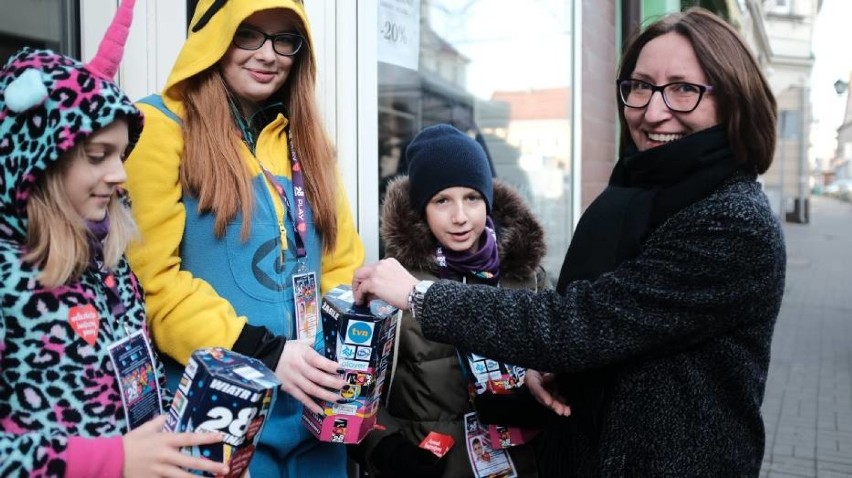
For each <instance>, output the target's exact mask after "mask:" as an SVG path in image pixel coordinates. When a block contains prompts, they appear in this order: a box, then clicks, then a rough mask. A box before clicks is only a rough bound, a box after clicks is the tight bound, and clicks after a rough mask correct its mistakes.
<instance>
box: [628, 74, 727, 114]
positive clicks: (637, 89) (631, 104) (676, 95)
mask: <svg viewBox="0 0 852 478" xmlns="http://www.w3.org/2000/svg"><path fill="white" fill-rule="evenodd" d="M615 83H616V85H618V95H619V97H620V98H621V102H622V103H623V104H624V106H626V107H628V108H644V107H646V106H648V103H650V102H651V97H652V96H654V93H656V92H658V91H659V92H660V94H661V95H662V96H663V103H665V104H666V106H667V107H668V108H669V109H670V110H672V111H676V112H678V113H689V112H690V111H692V110H694V109H695V108H698V103H700V102H701V98H703V97H704V93H710V92H712V91H713V87H712V86H710V85H699V84H696V83H687V82H685V81H676V82H674V83H667V84H665V85H660V86H657V85H653V84H651V83H648V82H647V81H642V80H633V79H629V80H616V82H615Z"/></svg>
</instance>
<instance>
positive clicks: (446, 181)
mask: <svg viewBox="0 0 852 478" xmlns="http://www.w3.org/2000/svg"><path fill="white" fill-rule="evenodd" d="M405 156H406V159H407V160H408V181H409V189H408V194H409V199H410V200H411V206H412V207H414V208H415V210H416V211H417V212H419V213H420V214H424V213H425V211H426V204H427V203H428V202H429V200H430V199H432V197H433V196H435V194H438V193H439V192H440V191H442V190H444V189H447V188H452V187H458V186H463V187H468V188H471V189H476V190H477V191H479V193H480V194H482V197H483V198H485V207H486V209H487V211H488V214H491V201H492V198H493V195H494V193H493V187H492V184H491V167H490V166H489V165H488V158H487V157H486V156H485V151H484V150H483V149H482V146H480V145H479V143H477V142H476V141H474V140H473V139H472V138H471V137H470V136H468V135H466V134H464V133H462V132H461V131H459V130H458V129H456V128H454V127H453V126H450V125H448V124H437V125H434V126H430V127H428V128H425V129H423V130H422V131H421V132H420V133H418V135H417V136H415V137H414V139H413V140H412V141H411V143H410V144H409V145H408V148H407V149H406V150H405Z"/></svg>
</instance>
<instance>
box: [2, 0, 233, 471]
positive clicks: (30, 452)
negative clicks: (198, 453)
mask: <svg viewBox="0 0 852 478" xmlns="http://www.w3.org/2000/svg"><path fill="white" fill-rule="evenodd" d="M132 8H133V1H127V0H125V1H124V2H123V4H122V6H121V7H120V9H119V13H118V15H117V16H116V21H115V23H114V25H113V26H112V27H111V28H110V30H109V32H108V33H107V37H106V38H105V41H104V42H103V43H102V45H101V49H100V50H99V52H98V55H97V56H96V58H95V59H94V60H93V61H92V62H91V63H89V64H86V65H83V64H81V63H79V62H78V61H76V60H74V59H71V58H68V57H65V56H62V55H58V54H56V53H54V52H52V51H49V50H34V49H30V48H25V49H23V50H21V51H20V52H18V53H17V54H15V55H14V56H13V57H12V58H10V59H9V61H8V62H7V64H6V66H5V67H4V68H3V69H2V70H0V92H2V95H0V96H2V97H0V138H2V140H0V171H2V173H0V476H69V477H81V476H98V477H119V476H146V477H148V476H163V475H166V474H168V475H169V476H178V474H179V473H183V472H182V471H181V470H180V467H184V468H190V469H198V470H202V471H209V472H213V473H216V474H221V473H225V472H226V471H227V467H225V465H223V464H221V463H216V462H213V461H210V460H206V459H203V458H192V457H189V456H186V455H184V454H182V453H181V451H180V448H181V446H191V445H196V444H206V443H214V442H217V441H220V440H221V437H220V436H218V435H217V434H212V433H211V434H206V433H198V434H194V433H192V434H190V433H184V434H167V433H163V432H162V429H163V424H164V423H165V416H159V417H157V415H159V414H160V413H162V410H163V409H165V407H166V406H167V403H166V402H165V399H166V397H164V395H163V394H162V393H161V392H160V391H159V390H158V388H157V386H156V385H155V384H156V383H157V380H155V379H154V380H152V379H153V378H155V377H156V372H159V373H160V374H159V376H160V377H163V375H162V366H161V364H160V363H159V361H158V360H157V358H156V355H154V353H153V352H152V350H151V347H150V346H149V345H148V343H149V341H148V332H147V328H146V325H145V308H144V303H143V296H142V290H141V288H140V286H139V284H138V282H137V280H136V278H135V276H134V275H133V274H132V273H131V271H130V269H129V267H128V265H127V261H126V259H125V258H124V249H125V246H126V245H127V243H128V242H129V241H130V239H131V238H132V237H133V235H134V232H135V226H134V223H133V221H132V218H131V216H130V213H129V208H128V205H127V204H126V201H123V200H122V198H121V197H120V194H119V192H120V189H119V188H120V185H121V184H122V183H123V182H124V181H125V179H126V175H125V172H124V166H123V160H124V157H125V151H126V150H127V149H128V147H129V146H131V145H133V144H134V143H135V142H136V140H137V139H138V137H139V134H140V132H141V130H142V113H141V112H140V111H139V110H138V109H137V108H136V107H135V106H134V105H133V104H132V103H131V101H130V99H129V98H128V97H127V96H126V95H125V94H124V93H123V92H122V91H121V90H120V89H119V88H118V86H117V85H116V84H115V83H114V82H113V81H112V78H113V76H114V75H115V72H116V69H117V67H118V65H117V63H118V59H119V58H120V57H121V51H122V49H123V46H122V45H123V44H124V41H125V40H126V36H127V29H128V28H129V26H130V20H131V17H132ZM140 357H145V359H144V360H140ZM114 364H117V365H115V366H114ZM116 370H119V371H121V372H118V373H117V372H116ZM140 371H141V372H142V374H141V376H140ZM134 376H135V377H136V378H134ZM162 388H163V389H164V387H162ZM146 389H147V394H146V393H145V392H144V390H146ZM142 398H145V400H143V399H142ZM131 429H132V431H130V430H131Z"/></svg>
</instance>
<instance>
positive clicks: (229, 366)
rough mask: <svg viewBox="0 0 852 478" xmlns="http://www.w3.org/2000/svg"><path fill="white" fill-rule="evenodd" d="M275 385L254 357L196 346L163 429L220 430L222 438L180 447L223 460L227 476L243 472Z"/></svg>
mask: <svg viewBox="0 0 852 478" xmlns="http://www.w3.org/2000/svg"><path fill="white" fill-rule="evenodd" d="M280 386H281V383H280V382H279V381H278V379H277V378H276V377H275V375H274V374H273V373H272V371H270V370H269V369H268V368H267V367H266V366H265V365H263V363H262V362H261V361H259V360H257V359H253V358H250V357H246V356H244V355H241V354H238V353H236V352H232V351H230V350H227V349H223V348H220V347H211V348H205V349H198V350H196V351H195V352H193V353H192V355H191V356H190V358H189V363H187V364H186V368H185V369H184V372H183V376H182V377H181V379H180V384H179V385H178V389H177V390H176V391H175V398H174V400H173V401H172V406H171V408H170V409H169V415H168V417H167V419H166V425H165V430H166V431H170V432H192V431H196V432H200V431H206V432H220V433H222V435H223V436H224V441H223V442H222V443H214V444H211V445H200V446H192V447H185V448H184V449H183V452H184V453H186V454H188V455H192V456H203V457H205V458H209V459H211V460H214V461H219V462H224V463H225V464H227V465H228V467H229V469H230V473H229V474H228V475H225V476H227V477H239V476H242V474H243V472H244V471H245V470H246V469H247V468H248V465H249V462H250V461H251V457H252V455H253V454H254V450H255V447H256V446H257V440H258V438H259V437H260V432H261V430H262V429H263V424H264V422H265V421H266V417H267V416H268V414H269V412H270V410H271V409H272V405H273V403H274V402H275V397H276V393H277V391H278V388H279V387H280ZM204 476H212V475H210V474H205V475H204Z"/></svg>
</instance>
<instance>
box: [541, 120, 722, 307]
mask: <svg viewBox="0 0 852 478" xmlns="http://www.w3.org/2000/svg"><path fill="white" fill-rule="evenodd" d="M634 151H635V150H634ZM737 168H738V165H737V163H736V160H735V158H734V154H733V152H732V151H731V149H730V145H729V142H728V135H727V133H726V131H725V128H724V126H721V125H720V126H714V127H712V128H709V129H706V130H703V131H700V132H698V133H695V134H691V135H689V136H686V137H684V138H682V139H680V140H678V141H674V142H672V143H669V144H666V145H663V146H659V147H656V148H652V149H649V150H646V151H641V152H633V154H628V155H626V156H624V157H622V158H621V159H620V160H619V161H618V163H616V165H615V168H614V169H613V171H612V175H611V176H610V179H609V184H608V186H607V188H606V189H605V190H604V191H603V192H602V193H601V194H600V196H598V197H597V199H595V200H594V201H593V202H592V204H591V205H589V208H588V209H587V210H586V212H585V213H583V215H582V216H581V217H580V221H579V223H578V224H577V230H576V231H575V233H574V237H573V238H572V239H571V245H570V246H569V247H568V252H567V253H566V254H565V260H564V261H563V262H562V270H561V272H560V274H559V282H558V284H557V290H558V291H559V292H564V291H565V289H566V287H568V284H569V283H570V282H572V281H575V280H595V279H597V278H598V276H600V275H601V274H603V273H605V272H609V271H612V270H614V269H615V268H616V267H618V265H619V264H621V263H622V262H623V261H625V260H628V259H632V258H634V257H636V256H637V255H639V252H641V250H642V244H643V242H644V241H645V239H646V238H647V237H648V235H649V234H650V233H652V232H653V231H654V230H655V229H656V228H657V227H659V226H660V225H661V224H663V223H664V222H665V221H666V219H668V218H669V217H671V216H672V215H674V214H675V213H677V212H678V211H680V210H681V209H683V208H685V207H686V206H689V205H690V204H692V203H694V202H696V201H698V200H699V199H702V198H704V197H706V196H707V195H708V194H710V193H711V192H712V191H713V190H714V189H716V188H717V187H719V185H720V184H721V183H722V182H723V181H724V180H725V179H727V178H729V177H730V176H731V175H732V174H733V173H734V172H735V171H736V170H737Z"/></svg>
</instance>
